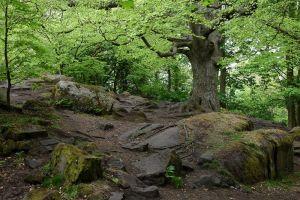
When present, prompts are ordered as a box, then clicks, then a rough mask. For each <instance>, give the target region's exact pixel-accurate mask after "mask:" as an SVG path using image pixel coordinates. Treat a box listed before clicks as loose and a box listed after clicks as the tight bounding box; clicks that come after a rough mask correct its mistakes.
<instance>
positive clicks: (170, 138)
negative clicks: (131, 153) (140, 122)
mask: <svg viewBox="0 0 300 200" xmlns="http://www.w3.org/2000/svg"><path fill="white" fill-rule="evenodd" d="M151 126H152V125H151ZM146 129H147V128H146ZM183 143H184V141H183V140H182V139H181V138H180V131H179V128H178V127H170V128H168V129H165V130H163V131H161V132H159V133H157V134H155V135H153V136H151V137H149V138H147V139H145V140H144V141H143V140H142V141H141V142H136V141H134V142H130V143H127V144H125V145H123V146H122V147H123V148H126V149H130V150H138V151H146V150H148V149H153V150H162V149H168V148H174V147H176V146H180V145H181V144H183Z"/></svg>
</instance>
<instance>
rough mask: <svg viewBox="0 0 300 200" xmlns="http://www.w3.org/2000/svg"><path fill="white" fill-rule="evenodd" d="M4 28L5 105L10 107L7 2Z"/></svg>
mask: <svg viewBox="0 0 300 200" xmlns="http://www.w3.org/2000/svg"><path fill="white" fill-rule="evenodd" d="M4 17H5V25H4V26H5V28H4V60H5V69H6V79H7V91H6V103H7V107H8V108H10V90H11V77H10V68H9V61H8V31H9V27H8V2H6V5H5V16H4Z"/></svg>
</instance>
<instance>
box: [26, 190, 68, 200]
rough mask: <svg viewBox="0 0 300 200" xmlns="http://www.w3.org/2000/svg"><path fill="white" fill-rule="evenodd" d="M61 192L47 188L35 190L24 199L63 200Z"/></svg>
mask: <svg viewBox="0 0 300 200" xmlns="http://www.w3.org/2000/svg"><path fill="white" fill-rule="evenodd" d="M61 199H62V197H61V195H60V194H59V192H57V191H54V190H49V189H45V188H41V189H33V190H31V191H30V192H29V193H28V194H27V195H26V196H25V198H24V200H61Z"/></svg>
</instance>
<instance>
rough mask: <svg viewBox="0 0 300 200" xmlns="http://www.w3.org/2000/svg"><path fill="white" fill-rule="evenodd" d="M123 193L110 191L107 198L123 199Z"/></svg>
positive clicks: (111, 199) (110, 199) (112, 199)
mask: <svg viewBox="0 0 300 200" xmlns="http://www.w3.org/2000/svg"><path fill="white" fill-rule="evenodd" d="M123 199H124V193H123V192H112V193H111V196H110V197H109V200H123Z"/></svg>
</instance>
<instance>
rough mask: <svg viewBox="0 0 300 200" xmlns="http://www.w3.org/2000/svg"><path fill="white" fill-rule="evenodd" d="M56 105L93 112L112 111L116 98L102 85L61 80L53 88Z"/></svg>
mask: <svg viewBox="0 0 300 200" xmlns="http://www.w3.org/2000/svg"><path fill="white" fill-rule="evenodd" d="M53 95H54V97H55V99H56V105H59V106H63V107H68V108H70V109H73V110H79V111H82V112H87V113H93V114H105V113H109V112H111V110H112V108H113V104H114V101H115V100H114V98H113V97H112V96H111V95H110V94H109V93H108V92H106V91H105V89H104V88H102V87H100V86H91V85H84V84H79V83H75V82H72V81H59V82H58V83H57V85H56V86H55V88H54V90H53Z"/></svg>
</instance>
